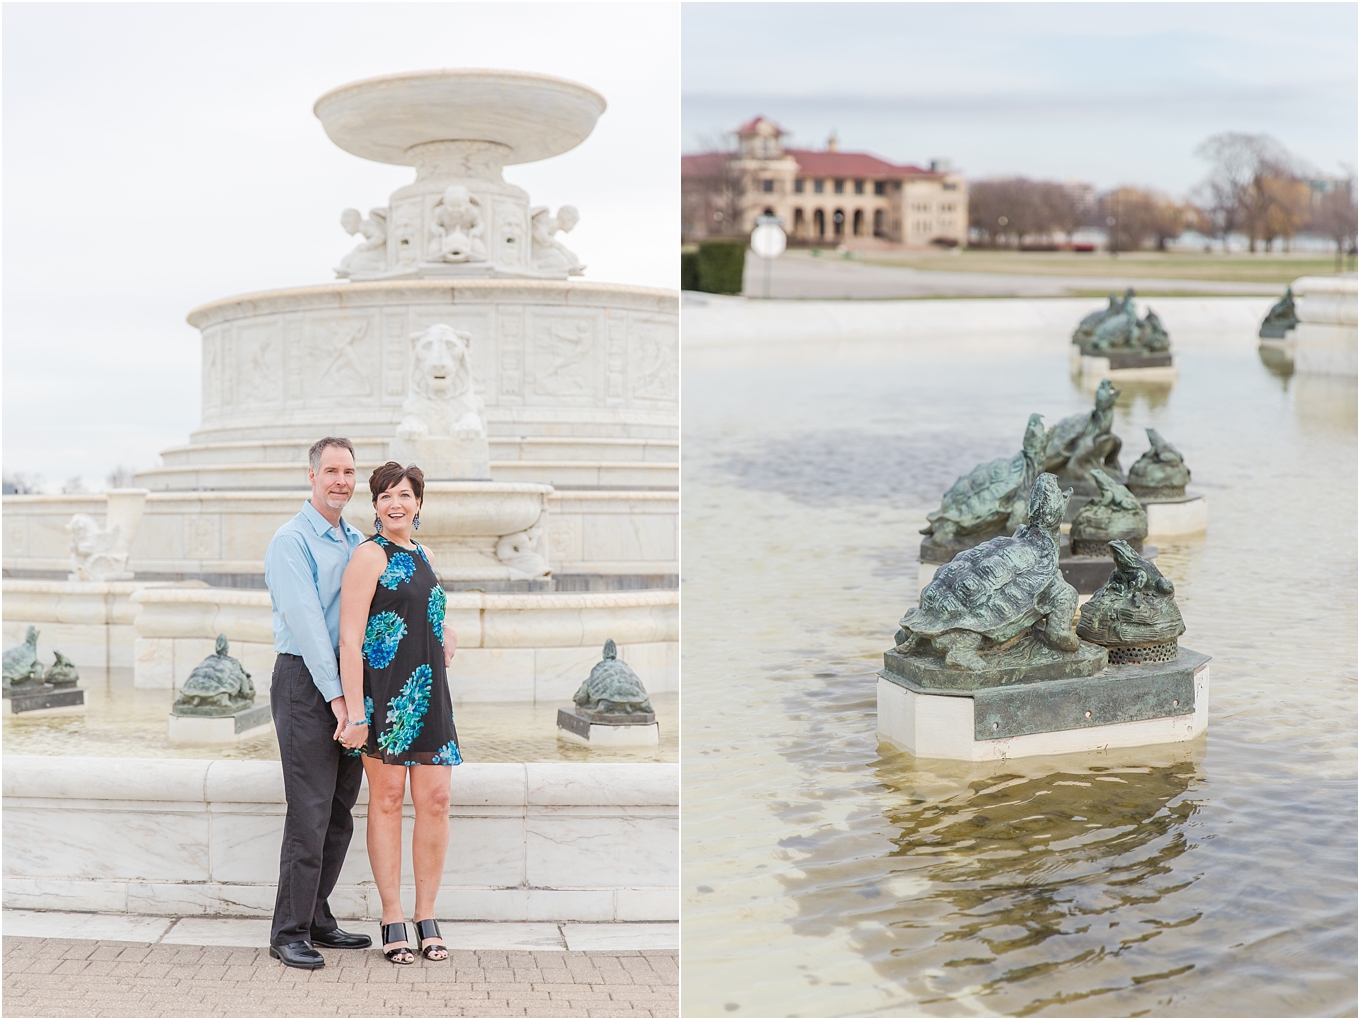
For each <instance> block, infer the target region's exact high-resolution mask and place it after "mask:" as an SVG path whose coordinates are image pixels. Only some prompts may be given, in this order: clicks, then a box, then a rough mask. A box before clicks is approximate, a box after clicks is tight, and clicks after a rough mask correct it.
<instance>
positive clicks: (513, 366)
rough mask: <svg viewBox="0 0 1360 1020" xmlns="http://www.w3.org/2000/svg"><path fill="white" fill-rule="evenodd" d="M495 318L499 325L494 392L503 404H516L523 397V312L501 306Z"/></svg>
mask: <svg viewBox="0 0 1360 1020" xmlns="http://www.w3.org/2000/svg"><path fill="white" fill-rule="evenodd" d="M496 318H497V319H498V321H499V323H500V340H499V345H498V346H499V347H500V351H499V354H500V367H499V369H498V370H497V372H496V391H497V393H499V394H500V396H501V398H502V399H503V400H504V401H505V402H507V403H516V404H518V403H521V402H522V401H523V397H524V312H523V310H522V309H519V308H507V307H504V306H502V307H501V308H499V309H497V314H496Z"/></svg>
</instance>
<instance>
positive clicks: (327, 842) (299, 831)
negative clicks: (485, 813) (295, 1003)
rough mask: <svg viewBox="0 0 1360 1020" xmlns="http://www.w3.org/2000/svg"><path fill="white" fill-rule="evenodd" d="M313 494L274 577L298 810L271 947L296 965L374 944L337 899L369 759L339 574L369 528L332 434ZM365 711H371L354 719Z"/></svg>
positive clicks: (277, 685) (287, 768)
mask: <svg viewBox="0 0 1360 1020" xmlns="http://www.w3.org/2000/svg"><path fill="white" fill-rule="evenodd" d="M307 461H308V467H307V480H308V481H309V482H311V484H312V498H311V499H310V500H308V501H307V502H306V503H304V504H303V505H302V511H301V512H300V513H299V514H298V515H297V516H296V517H294V518H293V519H292V520H291V521H289V522H288V523H287V524H285V525H284V526H283V527H281V528H279V530H278V531H276V532H275V533H274V538H273V539H272V540H271V541H270V543H269V550H268V551H267V552H266V553H265V556H264V579H265V583H266V584H267V585H268V586H269V598H270V601H271V602H272V603H273V605H274V651H275V652H277V653H278V655H277V657H276V659H275V661H274V676H273V679H272V681H271V684H270V688H269V707H270V710H271V711H272V712H273V715H274V730H275V732H276V733H277V734H278V738H279V757H280V758H281V759H282V764H283V789H284V794H285V796H286V797H287V799H288V814H287V817H286V819H285V820H284V823H283V848H282V850H281V851H280V854H279V892H278V897H277V899H276V900H275V901H274V924H273V928H272V929H271V931H270V935H269V955H270V956H272V957H274V958H275V959H277V960H281V961H283V963H284V964H285V965H287V966H289V967H301V968H303V969H305V970H313V969H315V968H317V967H324V966H325V965H326V961H325V959H324V958H323V957H322V955H321V954H320V953H319V952H318V951H317V950H316V946H325V947H327V948H331V949H363V948H365V947H367V946H369V945H371V944H372V942H373V940H372V939H371V938H369V937H368V936H367V935H352V934H350V933H349V932H344V931H341V930H340V927H339V925H338V924H337V922H336V920H335V915H334V914H332V913H331V909H330V906H329V905H328V904H327V902H326V900H327V898H328V897H329V896H330V894H331V891H332V890H333V889H334V888H335V882H336V879H337V878H338V877H339V875H340V866H341V865H342V864H344V862H345V851H346V850H348V849H349V841H350V836H352V835H353V833H354V818H353V816H352V815H351V814H350V811H351V810H352V809H353V807H354V802H355V801H356V800H357V799H358V797H359V783H360V780H361V779H362V777H363V767H362V765H361V764H360V761H359V759H358V758H357V757H352V756H351V755H349V754H348V753H346V751H345V749H344V748H343V747H341V745H340V744H339V743H338V742H337V739H336V738H337V737H338V735H339V734H340V733H341V732H342V731H343V730H344V729H345V728H346V726H348V725H349V724H350V722H351V720H349V719H348V718H347V713H346V712H345V696H344V689H343V688H342V687H341V686H340V666H339V655H338V651H337V650H338V648H339V644H340V578H341V576H342V575H343V574H344V572H345V566H346V564H348V563H349V557H350V553H351V552H353V551H354V549H355V547H356V546H358V545H359V544H360V543H361V542H363V540H364V536H363V535H362V534H360V533H359V532H358V531H357V530H355V529H354V528H353V527H351V526H350V525H349V524H347V523H346V522H345V521H344V520H343V519H342V518H341V516H340V512H341V511H342V510H344V508H345V504H346V503H348V502H349V500H350V497H351V496H353V495H354V484H355V474H354V446H353V444H351V443H350V441H349V440H348V439H337V438H335V437H333V436H327V437H326V438H325V439H321V440H318V441H317V442H316V443H315V444H314V445H313V446H312V448H311V449H310V450H309V451H308V452H307ZM352 721H353V722H360V720H352Z"/></svg>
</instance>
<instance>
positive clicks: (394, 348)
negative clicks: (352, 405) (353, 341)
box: [382, 308, 411, 404]
mask: <svg viewBox="0 0 1360 1020" xmlns="http://www.w3.org/2000/svg"><path fill="white" fill-rule="evenodd" d="M382 331H383V339H382V342H383V354H382V364H383V403H384V404H400V403H401V402H402V401H403V400H404V399H405V398H406V353H407V351H408V350H409V349H410V343H409V342H408V340H407V337H408V336H409V335H410V333H411V330H410V329H409V328H408V327H407V325H406V309H404V308H388V309H385V310H384V311H383V316H382Z"/></svg>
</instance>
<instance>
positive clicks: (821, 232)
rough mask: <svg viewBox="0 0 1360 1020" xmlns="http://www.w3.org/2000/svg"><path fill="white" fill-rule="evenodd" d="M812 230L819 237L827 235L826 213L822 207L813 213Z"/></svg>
mask: <svg viewBox="0 0 1360 1020" xmlns="http://www.w3.org/2000/svg"><path fill="white" fill-rule="evenodd" d="M812 232H813V233H814V234H816V235H817V236H818V237H825V236H826V213H824V212H823V211H822V210H821V209H818V210H817V211H816V212H814V213H813V214H812Z"/></svg>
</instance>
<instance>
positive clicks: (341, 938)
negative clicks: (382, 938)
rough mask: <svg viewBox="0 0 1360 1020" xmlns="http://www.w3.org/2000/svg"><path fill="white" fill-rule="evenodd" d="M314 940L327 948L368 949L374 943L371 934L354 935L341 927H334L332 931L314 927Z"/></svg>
mask: <svg viewBox="0 0 1360 1020" xmlns="http://www.w3.org/2000/svg"><path fill="white" fill-rule="evenodd" d="M312 942H314V943H315V944H316V945H318V946H325V947H326V948H327V949H367V948H368V947H369V946H371V945H373V939H372V938H370V937H369V936H367V935H352V934H350V933H349V932H347V931H341V930H340V929H339V928H332V929H331V930H330V931H317V930H316V929H315V928H313V929H312Z"/></svg>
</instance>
